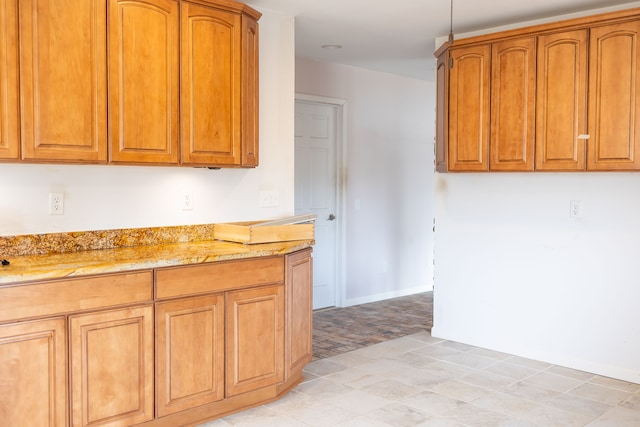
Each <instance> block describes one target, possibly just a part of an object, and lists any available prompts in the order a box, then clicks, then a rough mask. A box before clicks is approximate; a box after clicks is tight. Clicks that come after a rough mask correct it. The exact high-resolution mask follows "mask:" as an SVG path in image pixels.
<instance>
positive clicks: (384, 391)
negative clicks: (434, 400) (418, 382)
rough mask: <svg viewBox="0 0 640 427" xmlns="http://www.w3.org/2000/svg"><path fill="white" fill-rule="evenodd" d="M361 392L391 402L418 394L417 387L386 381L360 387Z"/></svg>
mask: <svg viewBox="0 0 640 427" xmlns="http://www.w3.org/2000/svg"><path fill="white" fill-rule="evenodd" d="M361 390H362V391H366V392H367V393H371V394H374V395H376V396H380V397H383V398H385V399H389V400H393V401H397V400H401V399H405V398H407V397H409V396H413V395H415V394H418V393H420V389H419V388H418V387H414V386H411V385H408V384H404V383H401V382H400V381H395V380H388V379H385V380H382V381H379V382H377V383H374V384H371V385H368V386H365V387H362V389H361Z"/></svg>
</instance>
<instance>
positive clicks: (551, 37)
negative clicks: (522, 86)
mask: <svg viewBox="0 0 640 427" xmlns="http://www.w3.org/2000/svg"><path fill="white" fill-rule="evenodd" d="M588 48H589V33H588V30H577V31H568V32H563V33H555V34H544V35H540V36H538V74H537V97H536V102H537V104H536V144H535V145H536V166H535V169H536V170H546V171H563V170H567V171H572V170H584V169H585V167H586V143H587V140H586V139H585V135H586V133H587V75H588V70H587V53H588Z"/></svg>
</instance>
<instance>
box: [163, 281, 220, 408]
mask: <svg viewBox="0 0 640 427" xmlns="http://www.w3.org/2000/svg"><path fill="white" fill-rule="evenodd" d="M156 361H157V366H156V408H157V409H156V410H157V416H159V417H163V416H165V415H169V414H173V413H176V412H179V411H182V410H185V409H189V408H193V407H196V406H199V405H203V404H205V403H210V402H215V401H217V400H221V399H223V398H224V296H223V295H222V294H220V295H211V296H204V297H197V298H187V299H181V300H177V301H169V302H164V303H159V304H157V305H156Z"/></svg>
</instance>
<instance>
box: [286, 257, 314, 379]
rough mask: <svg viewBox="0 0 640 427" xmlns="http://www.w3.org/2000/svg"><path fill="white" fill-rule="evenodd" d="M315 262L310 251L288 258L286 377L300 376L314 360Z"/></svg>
mask: <svg viewBox="0 0 640 427" xmlns="http://www.w3.org/2000/svg"><path fill="white" fill-rule="evenodd" d="M312 263H313V259H312V257H311V249H307V250H304V251H301V252H296V253H294V254H291V255H287V256H286V266H287V270H286V276H285V287H286V297H287V302H286V306H287V316H286V319H287V320H286V321H287V329H286V334H285V378H287V379H288V378H290V377H291V376H292V375H293V374H295V373H301V372H302V368H304V366H305V365H306V364H307V363H309V362H311V359H312V357H313V348H312V346H313V341H312V321H313V300H312V296H313V292H312V290H313V268H312V267H313V265H312Z"/></svg>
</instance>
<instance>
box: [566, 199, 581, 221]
mask: <svg viewBox="0 0 640 427" xmlns="http://www.w3.org/2000/svg"><path fill="white" fill-rule="evenodd" d="M569 218H574V219H575V218H582V202H581V201H580V200H570V201H569Z"/></svg>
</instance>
